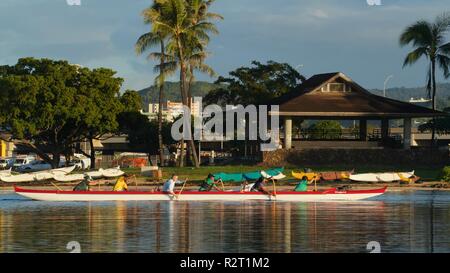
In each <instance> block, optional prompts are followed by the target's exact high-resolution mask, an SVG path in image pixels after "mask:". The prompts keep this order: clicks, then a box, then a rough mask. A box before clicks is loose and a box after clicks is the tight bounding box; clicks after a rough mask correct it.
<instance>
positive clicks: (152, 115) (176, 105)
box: [142, 99, 201, 121]
mask: <svg viewBox="0 0 450 273" xmlns="http://www.w3.org/2000/svg"><path fill="white" fill-rule="evenodd" d="M200 108H201V105H200V103H199V102H194V100H193V99H191V115H192V116H194V117H198V116H200V110H201V109H200ZM162 112H163V118H164V119H165V120H167V121H174V119H175V118H177V117H179V116H181V115H182V114H183V103H181V102H173V101H167V102H166V103H164V104H163V111H162ZM158 113H159V104H158V103H150V104H149V105H148V112H147V113H144V112H142V114H143V115H146V116H148V117H149V119H150V120H154V119H157V118H158Z"/></svg>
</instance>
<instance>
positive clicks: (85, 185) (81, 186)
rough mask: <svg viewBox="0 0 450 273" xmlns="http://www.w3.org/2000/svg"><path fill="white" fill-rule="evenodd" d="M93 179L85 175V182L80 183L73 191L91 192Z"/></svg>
mask: <svg viewBox="0 0 450 273" xmlns="http://www.w3.org/2000/svg"><path fill="white" fill-rule="evenodd" d="M91 181H92V178H91V177H90V176H89V175H85V176H84V179H83V181H81V182H80V183H78V185H76V186H75V188H74V189H73V191H90V190H91V185H90V183H91Z"/></svg>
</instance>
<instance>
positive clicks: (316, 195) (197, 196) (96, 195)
mask: <svg viewBox="0 0 450 273" xmlns="http://www.w3.org/2000/svg"><path fill="white" fill-rule="evenodd" d="M14 190H15V192H16V193H17V194H19V195H21V196H24V197H27V198H30V199H34V200H40V201H170V200H173V197H171V196H170V195H168V194H164V193H161V192H103V191H101V192H95V191H86V192H74V191H53V190H50V191H49V190H28V189H22V188H18V187H15V188H14ZM385 191H386V188H382V189H375V190H347V191H338V190H337V189H329V190H325V191H316V192H313V191H308V192H277V194H276V196H275V197H274V196H269V195H266V194H263V193H260V192H242V193H241V192H232V191H224V192H198V191H192V192H189V191H186V192H182V193H181V194H180V195H179V199H178V200H180V201H245V200H276V201H291V202H320V201H355V200H363V199H367V198H371V197H375V196H379V195H381V194H383V193H385ZM176 193H177V192H176Z"/></svg>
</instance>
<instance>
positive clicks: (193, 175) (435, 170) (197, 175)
mask: <svg viewBox="0 0 450 273" xmlns="http://www.w3.org/2000/svg"><path fill="white" fill-rule="evenodd" d="M303 168H304V167H296V166H286V167H285V171H284V174H285V175H286V176H287V178H286V179H293V177H292V176H291V171H293V170H302V169H303ZM310 168H311V169H312V170H314V171H344V170H351V169H353V168H349V167H340V166H320V167H313V166H310ZM264 169H268V168H266V167H261V166H249V165H236V166H204V167H201V168H198V169H196V168H192V167H183V168H178V167H165V168H163V169H162V170H163V177H164V179H167V178H169V176H170V175H171V174H177V175H178V176H179V177H180V178H181V179H184V178H186V177H187V178H189V180H191V181H200V180H203V179H205V178H206V176H207V175H208V174H209V173H219V172H225V173H240V172H251V171H257V170H264ZM354 169H355V172H356V173H368V172H391V171H408V172H409V171H412V170H415V171H416V175H418V176H420V177H421V178H422V180H423V181H437V180H438V179H439V176H440V173H441V170H442V167H440V166H438V167H419V168H411V167H409V168H405V167H396V166H359V167H355V168H354ZM124 171H125V172H127V173H130V174H139V173H140V169H134V168H132V169H131V168H130V169H124Z"/></svg>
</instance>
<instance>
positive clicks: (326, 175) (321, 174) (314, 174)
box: [292, 171, 353, 181]
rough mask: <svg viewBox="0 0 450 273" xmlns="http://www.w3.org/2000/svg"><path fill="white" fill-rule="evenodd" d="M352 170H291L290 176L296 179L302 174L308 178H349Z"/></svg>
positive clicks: (326, 179) (327, 179)
mask: <svg viewBox="0 0 450 273" xmlns="http://www.w3.org/2000/svg"><path fill="white" fill-rule="evenodd" d="M352 173H353V171H341V172H294V171H293V172H292V176H293V177H294V178H297V179H302V178H303V177H304V176H306V178H307V179H308V180H325V181H334V180H346V179H349V178H350V175H351V174H352Z"/></svg>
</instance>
